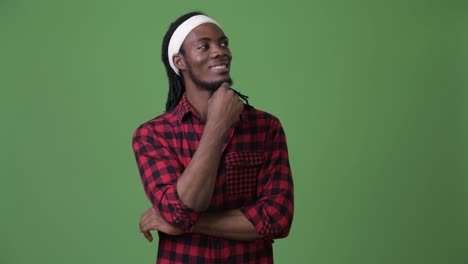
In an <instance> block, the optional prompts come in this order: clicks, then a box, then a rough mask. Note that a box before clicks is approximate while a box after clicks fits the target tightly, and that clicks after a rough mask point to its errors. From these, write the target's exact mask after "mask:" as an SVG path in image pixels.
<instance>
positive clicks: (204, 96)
mask: <svg viewBox="0 0 468 264" xmlns="http://www.w3.org/2000/svg"><path fill="white" fill-rule="evenodd" d="M231 59H232V55H231V52H230V50H229V47H228V38H227V37H226V35H225V34H224V32H223V31H222V29H221V27H220V25H219V24H218V23H217V22H216V21H214V20H213V19H211V18H209V17H207V16H206V15H204V14H202V13H199V12H192V13H189V14H185V15H183V16H181V17H180V18H179V19H177V20H176V21H175V22H174V23H172V24H171V26H170V28H169V30H168V32H167V33H166V35H165V37H164V41H163V48H162V60H163V63H164V65H165V66H166V70H167V74H168V78H169V96H168V100H167V103H166V112H165V113H164V114H162V115H160V116H158V117H156V118H154V119H152V120H150V121H148V122H146V123H144V124H143V125H141V126H140V127H138V128H137V130H136V131H135V134H134V136H133V149H134V151H135V156H136V160H137V163H138V168H139V171H140V174H141V179H142V182H143V186H144V189H145V192H146V194H147V197H148V199H149V200H150V201H151V203H152V207H151V208H150V209H148V210H147V211H146V212H145V213H144V214H143V215H142V217H141V220H140V231H141V232H142V233H143V234H144V235H145V237H146V238H147V239H148V240H149V241H152V239H153V238H152V235H151V233H150V232H149V231H150V230H157V231H158V234H159V249H158V257H157V263H272V262H273V252H272V243H273V239H277V238H282V237H286V236H287V235H288V234H289V230H290V227H291V223H292V217H293V182H292V176H291V170H290V167H289V160H288V153H287V146H286V138H285V134H284V131H283V128H282V126H281V124H280V122H279V120H278V119H277V118H275V117H274V116H272V115H271V114H268V113H266V112H263V111H260V110H257V109H254V108H253V107H251V106H250V105H249V104H248V103H245V104H244V103H243V101H242V100H245V101H246V98H247V97H246V96H244V95H242V94H240V93H238V92H236V91H234V90H233V89H231V88H230V84H232V80H231V77H230V67H231Z"/></svg>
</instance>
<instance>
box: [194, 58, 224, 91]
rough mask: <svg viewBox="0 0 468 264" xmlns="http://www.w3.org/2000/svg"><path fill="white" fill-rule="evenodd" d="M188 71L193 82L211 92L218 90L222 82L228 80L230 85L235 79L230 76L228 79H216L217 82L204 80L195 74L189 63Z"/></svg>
mask: <svg viewBox="0 0 468 264" xmlns="http://www.w3.org/2000/svg"><path fill="white" fill-rule="evenodd" d="M187 73H188V75H189V78H190V79H191V80H192V82H193V83H194V84H195V85H196V86H198V87H200V88H202V89H205V90H208V91H211V92H215V91H216V90H218V88H219V87H220V86H221V84H223V83H224V82H227V83H229V85H232V83H233V81H232V79H231V78H229V79H228V80H222V81H216V82H205V81H202V80H200V79H198V78H197V76H195V74H193V71H192V67H191V66H190V65H189V64H188V65H187Z"/></svg>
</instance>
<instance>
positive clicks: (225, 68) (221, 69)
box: [209, 63, 229, 72]
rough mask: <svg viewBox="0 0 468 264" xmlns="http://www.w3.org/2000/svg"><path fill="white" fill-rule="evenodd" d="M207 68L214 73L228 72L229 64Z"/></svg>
mask: <svg viewBox="0 0 468 264" xmlns="http://www.w3.org/2000/svg"><path fill="white" fill-rule="evenodd" d="M209 68H210V70H212V71H214V72H226V71H229V64H228V63H226V64H219V65H214V66H210V67H209Z"/></svg>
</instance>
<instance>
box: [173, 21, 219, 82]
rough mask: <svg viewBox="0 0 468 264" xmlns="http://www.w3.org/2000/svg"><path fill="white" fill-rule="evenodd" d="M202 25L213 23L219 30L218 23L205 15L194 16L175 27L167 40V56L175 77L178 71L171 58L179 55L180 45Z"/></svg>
mask: <svg viewBox="0 0 468 264" xmlns="http://www.w3.org/2000/svg"><path fill="white" fill-rule="evenodd" d="M204 23H213V24H215V25H217V26H218V27H220V28H221V26H220V25H219V24H218V22H216V21H214V20H213V19H212V18H210V17H207V16H205V15H196V16H193V17H191V18H189V19H187V20H185V21H184V22H183V23H182V24H180V25H179V27H177V29H176V30H175V31H174V34H172V37H171V40H169V47H168V49H167V51H168V52H167V55H168V59H169V64H170V65H171V68H172V69H173V70H174V71H175V73H176V74H177V75H180V74H179V69H177V67H176V66H175V65H174V62H173V60H172V58H173V57H174V55H175V54H177V53H179V50H180V47H181V46H182V43H184V40H185V38H186V37H187V35H188V34H189V33H190V31H192V29H194V28H196V27H198V26H199V25H201V24H204Z"/></svg>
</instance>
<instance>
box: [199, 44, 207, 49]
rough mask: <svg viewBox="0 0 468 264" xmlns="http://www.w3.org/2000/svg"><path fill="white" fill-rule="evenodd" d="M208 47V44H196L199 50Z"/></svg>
mask: <svg viewBox="0 0 468 264" xmlns="http://www.w3.org/2000/svg"><path fill="white" fill-rule="evenodd" d="M208 48H209V46H208V44H201V45H199V46H198V49H199V50H207V49H208Z"/></svg>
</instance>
